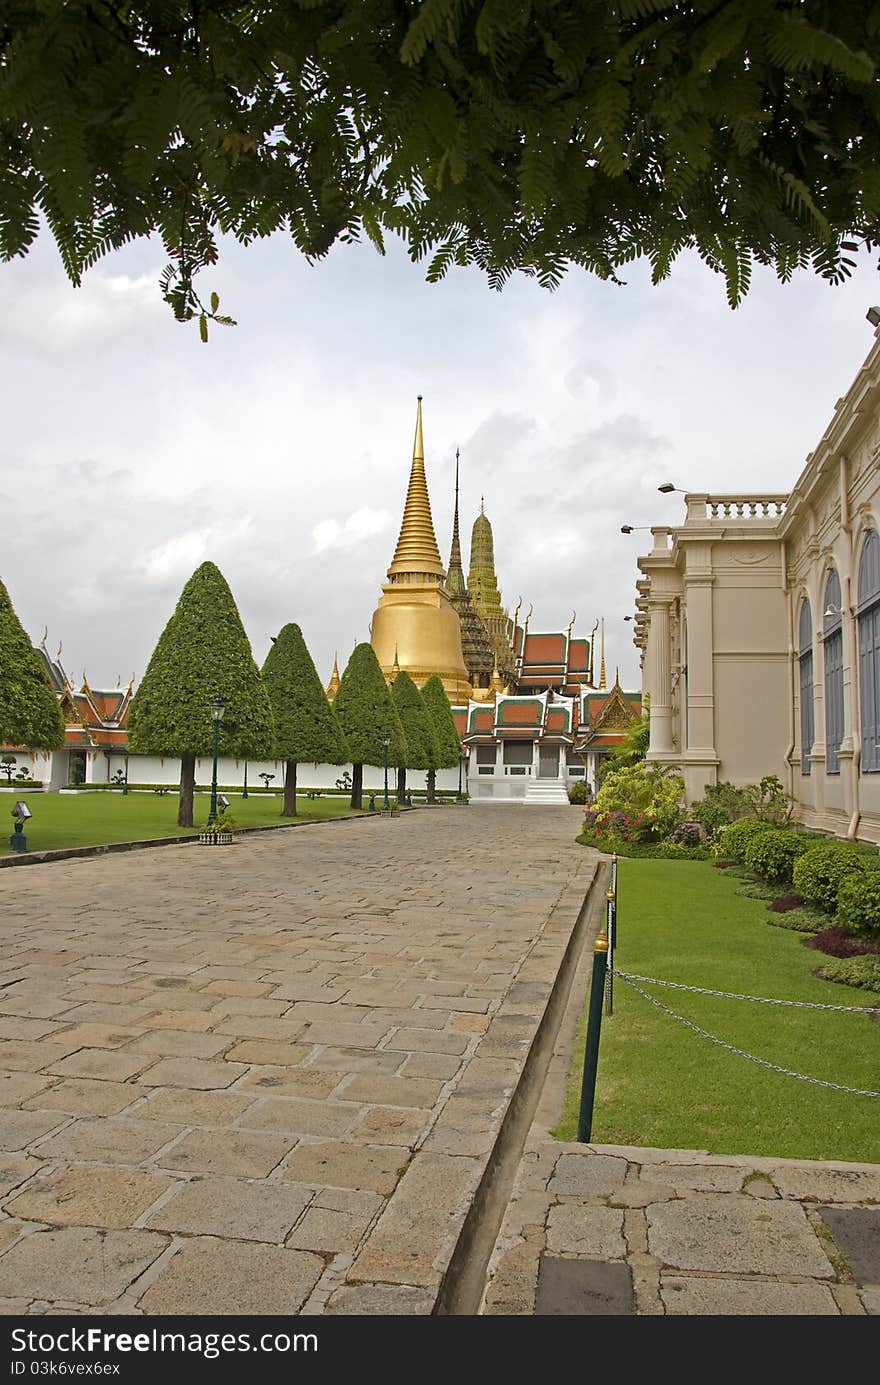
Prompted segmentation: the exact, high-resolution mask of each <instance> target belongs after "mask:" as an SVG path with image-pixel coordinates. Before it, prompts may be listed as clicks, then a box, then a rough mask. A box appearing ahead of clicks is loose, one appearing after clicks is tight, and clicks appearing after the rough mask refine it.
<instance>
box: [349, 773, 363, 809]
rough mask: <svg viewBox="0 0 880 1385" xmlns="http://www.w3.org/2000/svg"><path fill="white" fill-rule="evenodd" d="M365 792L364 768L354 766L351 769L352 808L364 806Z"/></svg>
mask: <svg viewBox="0 0 880 1385" xmlns="http://www.w3.org/2000/svg"><path fill="white" fill-rule="evenodd" d="M363 792H364V767H363V765H352V767H351V804H350V805H349V806H350V807H352V808H360V807H361V806H362V800H363Z"/></svg>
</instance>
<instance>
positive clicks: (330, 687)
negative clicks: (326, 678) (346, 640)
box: [324, 654, 339, 702]
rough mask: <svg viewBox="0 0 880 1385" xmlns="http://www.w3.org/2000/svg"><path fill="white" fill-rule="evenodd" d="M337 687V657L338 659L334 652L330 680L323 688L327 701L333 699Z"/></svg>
mask: <svg viewBox="0 0 880 1385" xmlns="http://www.w3.org/2000/svg"><path fill="white" fill-rule="evenodd" d="M338 688H339V659H338V657H337V655H336V654H334V655H333V672H332V673H331V674H330V682H329V683H328V684H327V686H326V688H325V689H324V691H325V693H326V694H327V700H328V702H332V701H333V699H334V697H335V696H336V693H337V691H338Z"/></svg>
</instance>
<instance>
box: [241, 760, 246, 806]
mask: <svg viewBox="0 0 880 1385" xmlns="http://www.w3.org/2000/svg"><path fill="white" fill-rule="evenodd" d="M241 796H242V798H247V796H248V791H247V760H245V762H244V788H243V789H242V791H241Z"/></svg>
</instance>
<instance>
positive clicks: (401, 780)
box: [397, 765, 406, 807]
mask: <svg viewBox="0 0 880 1385" xmlns="http://www.w3.org/2000/svg"><path fill="white" fill-rule="evenodd" d="M405 798H406V766H405V765H401V766H400V768H399V769H398V771H397V801H398V803H399V804H400V805H401V807H402V806H403V802H404V799H405Z"/></svg>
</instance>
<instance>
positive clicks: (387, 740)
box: [382, 731, 391, 809]
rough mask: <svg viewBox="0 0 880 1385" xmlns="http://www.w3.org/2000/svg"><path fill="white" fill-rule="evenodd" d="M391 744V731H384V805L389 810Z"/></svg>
mask: <svg viewBox="0 0 880 1385" xmlns="http://www.w3.org/2000/svg"><path fill="white" fill-rule="evenodd" d="M390 744H391V732H390V731H383V732H382V752H383V754H384V756H385V802H384V805H383V806H384V807H385V808H386V809H387V808H390V806H391V805H390V803H389V802H388V747H389V746H390Z"/></svg>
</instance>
